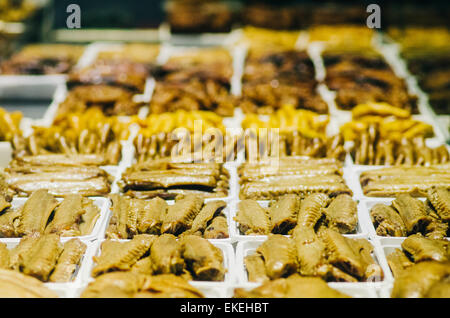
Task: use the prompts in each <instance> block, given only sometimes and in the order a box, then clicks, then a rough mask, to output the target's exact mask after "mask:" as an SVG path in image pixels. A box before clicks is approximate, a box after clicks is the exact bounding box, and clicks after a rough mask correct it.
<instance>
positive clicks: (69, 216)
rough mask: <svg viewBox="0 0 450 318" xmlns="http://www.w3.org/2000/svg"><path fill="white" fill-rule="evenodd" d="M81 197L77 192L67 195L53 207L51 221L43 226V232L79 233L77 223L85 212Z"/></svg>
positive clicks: (64, 234)
mask: <svg viewBox="0 0 450 318" xmlns="http://www.w3.org/2000/svg"><path fill="white" fill-rule="evenodd" d="M82 203H83V197H82V196H81V195H79V194H73V195H68V196H66V197H65V198H64V201H63V202H62V203H61V204H60V205H59V206H58V207H57V208H56V209H55V213H54V215H53V219H52V221H51V222H50V223H49V224H48V225H47V227H46V228H45V233H57V234H60V235H62V236H78V235H80V234H81V232H80V229H79V226H78V223H79V221H80V219H81V216H82V215H83V214H84V213H85V210H84V209H83V204H82Z"/></svg>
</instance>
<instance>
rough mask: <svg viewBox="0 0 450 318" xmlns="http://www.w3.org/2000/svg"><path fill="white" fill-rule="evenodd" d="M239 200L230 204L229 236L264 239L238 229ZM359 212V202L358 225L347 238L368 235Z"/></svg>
mask: <svg viewBox="0 0 450 318" xmlns="http://www.w3.org/2000/svg"><path fill="white" fill-rule="evenodd" d="M239 202H240V201H239V200H238V201H233V203H232V205H231V217H230V219H231V232H230V236H231V237H232V240H233V242H243V241H260V240H266V239H267V235H245V234H242V233H241V231H240V230H239V226H238V225H239V224H238V223H237V222H236V221H235V220H234V218H235V217H236V215H237V212H238V205H239ZM269 203H270V201H258V204H259V205H260V206H262V207H268V206H269ZM361 214H362V211H361V206H360V204H358V225H357V228H356V233H354V234H346V235H345V236H347V237H349V238H367V237H368V232H367V231H366V230H365V229H364V227H363V225H362V218H361ZM285 236H287V237H290V235H285Z"/></svg>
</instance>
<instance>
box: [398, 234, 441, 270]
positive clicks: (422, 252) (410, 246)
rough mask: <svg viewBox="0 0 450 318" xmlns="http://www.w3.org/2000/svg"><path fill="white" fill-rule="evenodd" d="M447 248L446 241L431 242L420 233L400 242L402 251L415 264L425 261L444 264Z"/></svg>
mask: <svg viewBox="0 0 450 318" xmlns="http://www.w3.org/2000/svg"><path fill="white" fill-rule="evenodd" d="M448 247H449V243H448V241H446V240H442V241H441V240H432V239H429V238H426V237H423V236H422V234H420V233H418V234H413V235H410V236H408V237H407V238H406V239H405V240H404V241H403V242H402V248H403V250H405V251H406V252H407V253H408V255H411V259H412V260H413V261H414V262H415V263H417V262H421V261H427V260H429V261H437V262H445V261H446V260H448V252H447V249H448Z"/></svg>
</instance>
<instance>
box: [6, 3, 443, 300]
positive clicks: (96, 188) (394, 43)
mask: <svg viewBox="0 0 450 318" xmlns="http://www.w3.org/2000/svg"><path fill="white" fill-rule="evenodd" d="M27 2H28V1H26V0H19V1H17V0H15V1H8V0H4V1H3V0H0V38H1V39H0V42H1V43H0V47H2V48H6V49H0V51H1V52H0V56H1V57H0V59H1V60H0V104H1V105H2V106H3V107H4V109H3V108H0V159H1V160H0V297H3V296H5V297H6V296H12V297H14V296H15V297H57V296H59V297H83V298H92V297H99V298H105V297H127V298H144V297H151V298H153V297H154V298H160V297H165V298H166V297H170V298H172V297H182V298H191V297H192V298H203V297H220V298H222V297H227V298H230V297H236V298H259V297H261V298H278V297H280V298H289V297H296V298H298V297H319V298H322V297H333V298H347V297H357V298H360V297H449V293H448V292H449V285H450V281H449V279H450V272H449V267H450V265H449V262H450V260H449V255H450V254H449V251H450V250H449V241H448V240H449V222H450V175H449V171H450V148H449V146H448V131H447V129H446V128H445V127H443V123H444V122H445V119H446V118H445V117H443V116H442V117H441V116H440V115H439V116H438V115H437V114H436V113H442V114H447V113H448V107H447V106H448V105H447V104H448V103H447V102H448V99H449V98H448V86H449V85H448V83H449V81H448V77H449V76H448V75H449V74H448V70H447V69H448V65H449V63H448V55H449V54H448V53H449V52H450V49H449V47H450V46H449V44H448V43H449V39H450V37H449V32H448V30H447V27H444V26H443V23H438V22H437V21H449V19H448V17H450V15H448V13H449V12H450V11H448V10H447V11H446V10H444V9H443V10H441V11H440V12H439V14H438V13H437V12H438V11H436V10H434V9H433V10H431V11H429V10H428V9H427V10H425V9H426V7H427V5H426V4H423V7H424V10H423V11H422V10H421V11H420V12H419V11H418V10H417V5H415V4H408V5H405V4H392V7H391V6H389V7H386V8H385V7H383V21H382V22H383V23H382V28H381V29H378V28H377V27H375V28H371V27H368V25H366V22H369V21H368V20H367V16H368V14H369V12H368V11H366V10H365V9H366V8H365V6H360V5H356V4H342V3H339V4H334V5H333V4H329V3H328V2H327V4H322V3H312V2H308V3H307V4H304V3H296V4H294V3H285V2H283V3H276V4H275V3H272V4H268V3H267V2H265V3H257V2H255V1H250V2H246V3H243V2H241V1H232V2H225V1H221V0H213V1H211V0H172V1H170V3H169V1H167V3H166V4H165V5H164V6H162V7H161V9H162V10H164V11H165V12H166V17H165V18H164V19H166V21H165V22H164V23H162V24H161V26H160V28H159V29H158V30H149V29H147V28H148V27H149V26H150V25H152V26H155V25H156V24H158V23H160V22H161V21H158V22H155V21H152V19H153V16H154V15H158V13H157V11H151V12H150V11H148V10H145V12H144V10H142V11H143V12H142V14H139V15H142V17H138V16H136V21H134V22H135V23H136V25H139V29H140V30H133V29H126V30H125V29H123V30H122V29H118V28H116V29H114V30H108V29H105V28H104V27H96V28H95V29H92V30H81V31H80V32H78V31H79V30H78V31H76V30H75V31H73V32H72V31H70V32H67V30H51V32H49V33H48V36H47V39H54V40H55V41H56V40H57V41H58V43H59V44H53V43H48V44H44V43H40V42H37V43H31V42H29V41H28V39H36V40H38V38H39V36H38V35H37V34H34V36H30V37H27V36H26V35H27V34H25V33H23V34H21V36H20V39H21V40H22V41H21V43H13V39H12V37H11V38H10V37H8V36H7V35H6V33H7V31H8V29H11V28H12V27H16V28H17V30H18V31H20V29H23V31H24V32H25V31H27V32H28V30H38V29H40V28H38V27H35V25H33V24H31V23H30V24H28V21H23V22H19V23H17V24H16V23H13V24H9V22H5V21H3V20H2V17H4V19H10V20H11V21H14V20H16V21H17V19H19V20H21V18H19V17H18V16H20V15H21V14H22V13H23V16H22V17H25V16H26V14H25V11H26V10H24V9H25V7H26V6H25V3H27ZM53 4H55V5H56V2H53ZM58 5H61V4H59V2H58ZM128 5H130V6H131V4H125V3H121V4H117V6H126V7H128ZM140 5H142V6H143V7H145V8H148V6H151V5H150V4H147V3H143V2H141V3H140ZM89 6H90V5H88V4H85V6H84V7H83V29H84V28H88V27H89V26H88V25H89V24H96V23H97V22H99V23H100V21H97V19H94V20H95V21H89V15H87V13H88V12H87V10H88V7H89ZM115 7H116V5H114V6H111V10H112V11H114V9H115ZM393 7H398V8H401V9H399V18H398V19H400V16H401V20H402V22H401V23H395V18H394V15H393V12H394V11H392V8H393ZM443 7H445V6H444V5H443V6H442V8H443ZM5 8H6V9H5ZM13 8H14V9H13ZM91 9H92V8H91ZM22 10H23V12H19V11H22ZM6 11H9V12H10V13H11V14H10V15H8V14H7V12H6ZM50 11H51V10H50ZM46 12H47V11H45V12H43V13H46ZM55 12H56V11H55ZM58 12H59V11H58ZM149 12H150V13H149ZM411 12H413V13H414V12H416V13H420V15H419V16H417V21H421V23H422V22H423V23H425V24H427V26H424V25H422V26H417V24H416V23H414V21H415V20H414V18H413V15H411V16H410V14H411ZM430 12H434V13H433V14H436V15H439V17H436V20H434V19H430V18H429V15H430ZM19 13H21V14H19ZM124 13H127V11H126V10H125V11H123V12H121V13H120V14H119V15H118V16H117V17H114V19H112V20H114V21H115V19H116V18H118V19H119V18H120V19H119V20H122V18H123V20H124V21H123V23H124V24H127V23H130V28H132V26H131V25H132V23H131V22H133V21H131V20H134V19H130V18H132V16H127V15H126V14H124ZM105 14H106V15H108V14H109V11H108V12H105ZM427 17H428V18H427ZM96 18H97V17H96ZM98 18H99V19H98V20H102V21H101V23H106V24H109V23H113V24H114V23H115V22H113V21H104V19H103V18H100V17H98ZM133 18H134V17H133ZM36 19H38V20H39V16H36ZM59 20H60V19H59ZM59 20H55V21H56V22H57V21H59ZM125 20H127V21H128V22H126V21H125ZM30 22H31V21H30ZM47 22H49V21H47ZM63 22H64V21H63ZM94 22H95V23H94ZM57 24H58V22H57ZM410 24H411V25H412V26H410ZM444 24H448V23H446V22H445V23H444ZM430 26H433V28H430ZM127 28H128V27H127ZM54 31H55V32H54ZM60 31H61V32H60ZM134 31H136V32H134ZM19 33H20V32H19ZM69 34H70V36H69ZM103 36H105V37H106V38H107V40H108V41H100V40H93V39H94V38H95V39H100V38H102V37H103ZM82 39H85V41H84V40H82ZM4 41H6V42H7V46H5V45H4V44H3V42H4ZM66 42H67V43H69V42H70V43H75V42H77V43H83V45H75V44H65V43H66ZM44 99H46V100H44ZM38 104H45V105H46V106H45V107H41V106H39V105H38ZM28 106H30V107H28ZM44 108H45V109H44ZM18 110H20V112H19V111H18ZM389 268H390V269H389ZM43 284H45V285H43ZM130 308H131V307H130Z"/></svg>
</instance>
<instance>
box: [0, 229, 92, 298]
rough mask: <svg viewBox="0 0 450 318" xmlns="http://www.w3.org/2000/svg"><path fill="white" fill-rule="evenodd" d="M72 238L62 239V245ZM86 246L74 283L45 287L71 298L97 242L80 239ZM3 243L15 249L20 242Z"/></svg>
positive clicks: (61, 295)
mask: <svg viewBox="0 0 450 318" xmlns="http://www.w3.org/2000/svg"><path fill="white" fill-rule="evenodd" d="M69 239H70V238H61V243H63V244H64V243H66V242H67V241H68V240H69ZM80 240H81V241H82V242H83V243H84V244H86V251H85V253H84V254H83V256H82V258H81V260H80V262H79V263H78V265H77V267H76V269H75V272H74V273H73V276H72V278H73V279H72V281H70V282H66V283H44V285H45V287H47V288H49V289H51V290H53V291H55V292H56V293H57V294H58V295H59V296H60V297H69V295H70V293H71V291H72V290H73V288H76V287H78V286H80V284H81V283H82V277H81V273H82V272H83V270H84V268H85V267H86V266H88V264H89V263H88V255H91V254H92V253H93V250H94V248H95V242H91V241H89V240H82V239H80ZM1 243H4V244H6V247H7V248H8V249H13V248H14V247H16V246H17V245H18V244H19V241H8V242H4V241H2V242H1Z"/></svg>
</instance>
